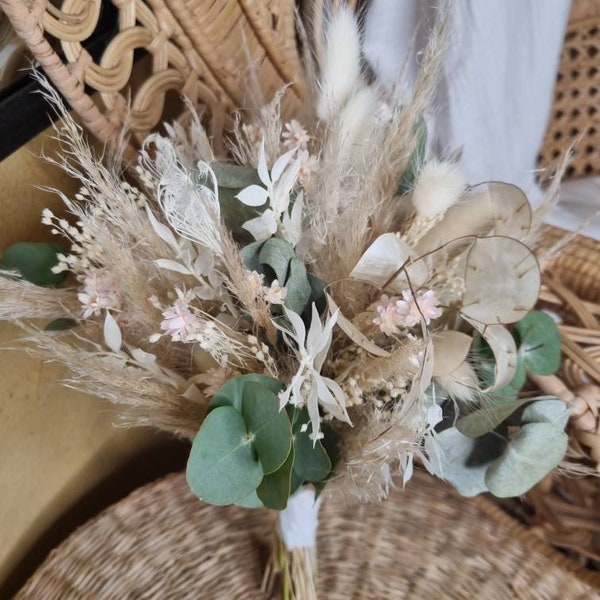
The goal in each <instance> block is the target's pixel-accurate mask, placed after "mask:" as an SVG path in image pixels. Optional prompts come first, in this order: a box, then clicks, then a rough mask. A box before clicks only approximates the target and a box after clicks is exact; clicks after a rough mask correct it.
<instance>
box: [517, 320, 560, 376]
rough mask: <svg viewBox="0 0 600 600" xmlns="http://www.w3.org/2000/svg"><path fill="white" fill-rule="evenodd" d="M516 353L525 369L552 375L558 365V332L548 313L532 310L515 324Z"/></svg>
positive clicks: (539, 373)
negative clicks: (517, 347)
mask: <svg viewBox="0 0 600 600" xmlns="http://www.w3.org/2000/svg"><path fill="white" fill-rule="evenodd" d="M515 334H516V336H517V343H518V346H519V349H518V354H519V357H520V358H521V359H522V360H523V362H524V365H525V369H526V370H527V371H529V372H531V373H536V374H538V375H552V374H553V373H555V372H556V371H557V370H558V367H559V366H560V334H559V332H558V328H557V327H556V324H555V323H554V321H553V320H552V317H551V316H550V315H547V314H546V313H544V312H541V311H539V310H532V311H531V312H530V313H529V314H528V315H527V316H525V317H524V318H523V319H521V320H520V321H519V322H518V323H516V325H515Z"/></svg>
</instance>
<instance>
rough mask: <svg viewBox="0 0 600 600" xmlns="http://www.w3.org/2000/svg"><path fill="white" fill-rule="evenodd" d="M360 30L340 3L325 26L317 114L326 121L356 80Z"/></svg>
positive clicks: (352, 15) (358, 76)
mask: <svg viewBox="0 0 600 600" xmlns="http://www.w3.org/2000/svg"><path fill="white" fill-rule="evenodd" d="M360 77H361V71H360V32H359V29H358V23H357V21H356V17H355V16H354V13H353V11H352V10H351V9H350V8H349V7H347V6H342V7H341V8H340V9H339V10H337V11H336V12H335V13H334V14H333V15H332V16H331V20H330V22H329V24H328V26H327V29H326V47H325V53H324V61H323V64H322V65H321V80H320V94H319V96H318V100H317V115H318V117H319V118H320V119H321V120H322V121H329V120H330V119H331V118H332V117H334V116H335V115H336V113H337V111H338V110H339V109H340V108H341V107H342V106H343V105H344V104H345V102H346V101H347V100H348V98H349V96H350V94H351V93H352V91H353V90H354V88H355V86H356V85H357V84H358V83H359V81H360Z"/></svg>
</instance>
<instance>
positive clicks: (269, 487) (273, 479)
mask: <svg viewBox="0 0 600 600" xmlns="http://www.w3.org/2000/svg"><path fill="white" fill-rule="evenodd" d="M293 464H294V449H293V448H292V450H291V452H290V453H289V454H288V457H287V458H286V460H285V462H284V463H283V465H281V467H279V469H277V471H275V472H274V473H271V474H269V475H265V477H264V479H263V480H262V481H261V482H260V485H259V486H258V488H257V490H256V493H257V496H258V498H259V500H260V501H261V502H262V503H263V504H264V506H266V507H268V508H272V509H274V510H283V509H284V508H285V507H286V506H287V503H288V499H289V497H290V494H291V489H292V488H291V486H292V465H293Z"/></svg>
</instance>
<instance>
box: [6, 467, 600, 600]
mask: <svg viewBox="0 0 600 600" xmlns="http://www.w3.org/2000/svg"><path fill="white" fill-rule="evenodd" d="M489 511H491V512H489ZM497 511H498V509H496V508H495V507H494V506H490V505H489V504H488V503H487V502H485V501H483V504H481V508H480V507H478V506H477V504H476V503H474V502H469V501H467V500H465V499H462V498H459V497H458V496H457V495H456V494H455V493H454V492H453V491H452V490H451V489H450V488H449V487H448V486H445V485H444V484H442V483H441V482H435V481H434V480H433V479H432V478H430V477H428V476H425V475H422V474H420V473H419V474H417V475H416V476H415V478H414V480H413V481H411V485H410V486H409V487H408V489H407V491H406V492H397V493H395V494H394V495H393V496H392V497H391V499H390V500H389V501H387V502H384V503H383V504H381V505H361V506H346V505H345V504H344V503H343V502H342V501H340V500H333V499H328V500H326V501H325V502H324V505H323V507H322V509H321V523H320V526H319V540H318V557H319V559H318V564H319V594H320V595H319V597H320V598H322V599H323V600H325V599H327V600H347V599H348V598H353V599H355V600H360V599H363V598H364V599H369V600H373V599H379V598H386V599H387V598H392V599H395V598H398V599H401V598H402V599H404V598H406V599H408V598H412V599H417V598H450V599H454V598H456V599H465V600H467V599H469V600H471V599H472V598H485V599H486V600H507V599H508V598H520V599H521V600H534V599H535V600H539V599H545V600H553V599H556V600H564V599H569V600H577V599H581V600H584V599H585V600H590V599H591V598H595V597H598V592H597V591H596V590H595V589H594V588H593V587H591V586H589V585H588V584H585V583H584V582H582V581H581V580H579V579H578V578H577V577H576V576H575V575H574V574H573V573H571V572H569V571H568V570H567V569H568V568H569V567H572V564H571V563H570V562H568V561H566V560H564V559H563V558H562V557H560V556H559V555H555V554H554V553H553V552H551V551H550V550H549V549H548V547H547V546H546V545H545V544H543V543H541V542H539V541H538V540H537V539H536V538H534V537H532V536H531V535H530V534H529V533H528V532H527V531H526V530H524V529H523V528H521V527H520V526H519V525H517V524H515V523H514V522H512V521H511V520H510V519H508V518H507V517H505V516H503V515H501V514H496V512H497ZM490 514H494V515H495V518H490V516H489V515H490ZM274 517H275V515H274V513H272V512H268V511H264V510H244V509H238V508H232V507H228V508H222V507H221V508H220V507H213V506H207V505H203V504H201V503H200V502H199V501H198V500H197V499H196V498H195V497H194V496H193V495H192V493H191V492H190V491H189V489H188V487H187V484H186V482H185V477H184V475H183V474H176V475H171V476H169V477H167V478H165V479H163V480H160V481H158V482H156V483H153V484H150V485H149V486H146V487H144V488H141V489H140V490H138V491H136V492H135V493H133V494H132V495H131V496H130V497H129V498H127V499H125V500H123V501H121V502H120V503H118V504H116V505H115V506H113V507H111V508H109V509H108V510H107V511H105V512H104V513H102V514H101V515H100V516H99V517H97V518H96V519H94V520H93V521H91V522H90V523H88V524H87V525H86V526H84V527H83V528H81V529H80V530H78V531H77V532H75V533H74V534H73V535H72V536H71V537H70V538H69V539H68V540H67V541H66V542H64V543H63V545H62V546H60V547H59V548H58V549H56V550H55V551H53V553H52V554H51V555H50V556H49V557H48V559H47V560H46V562H45V563H44V564H43V565H42V566H41V567H40V569H39V570H38V571H37V572H36V573H35V575H34V576H33V577H32V578H31V580H30V581H29V582H28V583H27V584H26V586H25V588H24V589H23V590H22V591H21V592H20V593H19V594H18V595H17V599H19V600H25V599H28V600H31V599H43V600H52V599H58V598H60V599H61V600H62V599H64V598H68V599H70V600H71V599H72V600H76V599H84V598H85V599H87V598H94V599H97V600H102V599H105V598H152V599H154V598H177V599H183V598H203V599H204V600H210V599H217V598H218V599H228V600H229V599H234V598H236V599H243V600H251V599H259V598H260V599H263V598H265V596H264V595H262V594H261V592H260V582H261V576H262V569H263V567H264V564H265V561H266V558H267V555H266V548H267V546H268V543H269V540H270V536H271V535H272V533H273V527H274V525H275V518H274Z"/></svg>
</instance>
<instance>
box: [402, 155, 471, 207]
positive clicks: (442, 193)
mask: <svg viewBox="0 0 600 600" xmlns="http://www.w3.org/2000/svg"><path fill="white" fill-rule="evenodd" d="M466 187H467V182H466V180H465V177H464V174H463V172H462V169H461V167H460V165H459V164H458V163H454V162H445V161H439V160H437V159H435V158H434V159H431V160H428V161H427V162H426V163H425V164H424V165H423V167H422V169H421V170H420V172H419V176H418V178H417V181H416V184H415V189H414V191H413V193H412V197H411V200H412V203H413V206H414V207H415V210H416V211H417V214H418V215H419V216H421V217H426V218H427V217H435V216H437V215H442V214H444V213H445V212H446V211H447V210H448V209H449V208H450V207H451V206H452V205H453V204H455V203H456V202H457V201H458V199H459V198H460V196H461V195H462V194H463V192H464V191H465V189H466Z"/></svg>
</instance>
